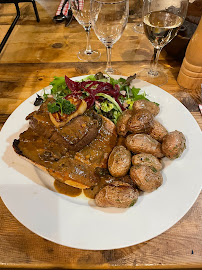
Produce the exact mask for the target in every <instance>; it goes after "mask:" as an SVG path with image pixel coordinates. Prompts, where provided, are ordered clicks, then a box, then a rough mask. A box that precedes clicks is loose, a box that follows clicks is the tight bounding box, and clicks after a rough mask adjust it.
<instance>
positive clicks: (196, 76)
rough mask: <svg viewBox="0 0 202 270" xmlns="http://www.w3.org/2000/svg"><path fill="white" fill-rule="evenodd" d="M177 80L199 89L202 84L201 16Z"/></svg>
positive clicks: (189, 87)
mask: <svg viewBox="0 0 202 270" xmlns="http://www.w3.org/2000/svg"><path fill="white" fill-rule="evenodd" d="M177 82H178V84H179V85H180V86H182V87H184V88H187V89H201V84H202V17H201V20H200V22H199V25H198V27H197V29H196V31H195V33H194V34H193V36H192V38H191V40H190V42H189V44H188V47H187V50H186V53H185V57H184V60H183V62H182V66H181V68H180V72H179V74H178V78H177Z"/></svg>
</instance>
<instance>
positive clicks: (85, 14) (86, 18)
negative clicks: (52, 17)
mask: <svg viewBox="0 0 202 270" xmlns="http://www.w3.org/2000/svg"><path fill="white" fill-rule="evenodd" d="M70 4H71V9H72V12H73V14H74V17H75V18H76V20H77V21H78V23H79V24H81V25H82V26H83V28H84V30H85V32H86V37H87V44H86V49H83V50H81V51H79V52H78V54H77V56H78V58H79V59H80V60H83V61H86V62H92V61H96V60H98V59H99V58H100V52H99V51H95V50H92V49H91V45H90V30H91V18H90V0H70Z"/></svg>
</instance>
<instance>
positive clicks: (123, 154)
mask: <svg viewBox="0 0 202 270" xmlns="http://www.w3.org/2000/svg"><path fill="white" fill-rule="evenodd" d="M130 166H131V153H130V151H128V150H127V149H126V148H125V147H124V146H122V145H119V146H116V147H114V149H113V150H112V152H111V154H110V156H109V159H108V169H109V172H110V174H111V175H112V176H115V177H121V176H125V175H126V174H127V172H128V171H129V169H130Z"/></svg>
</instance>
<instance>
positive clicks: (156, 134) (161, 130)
mask: <svg viewBox="0 0 202 270" xmlns="http://www.w3.org/2000/svg"><path fill="white" fill-rule="evenodd" d="M167 134H168V131H167V129H166V128H165V127H164V126H163V125H162V124H161V123H159V122H158V121H156V120H154V125H153V128H152V130H151V132H150V133H149V135H150V136H151V137H152V138H154V139H155V140H157V141H159V142H162V140H163V137H164V136H166V135H167Z"/></svg>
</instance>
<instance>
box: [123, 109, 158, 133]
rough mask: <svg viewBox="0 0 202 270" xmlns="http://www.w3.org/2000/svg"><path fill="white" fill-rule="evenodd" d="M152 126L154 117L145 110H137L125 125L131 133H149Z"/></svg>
mask: <svg viewBox="0 0 202 270" xmlns="http://www.w3.org/2000/svg"><path fill="white" fill-rule="evenodd" d="M153 126H154V117H153V115H152V113H151V112H150V111H148V110H146V109H140V110H138V111H137V112H136V113H135V114H134V115H132V116H131V117H130V118H129V120H128V123H127V127H128V130H129V131H130V132H132V133H149V132H151V130H152V128H153Z"/></svg>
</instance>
